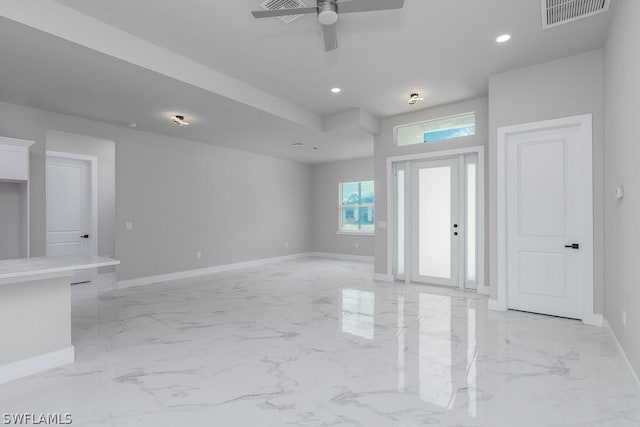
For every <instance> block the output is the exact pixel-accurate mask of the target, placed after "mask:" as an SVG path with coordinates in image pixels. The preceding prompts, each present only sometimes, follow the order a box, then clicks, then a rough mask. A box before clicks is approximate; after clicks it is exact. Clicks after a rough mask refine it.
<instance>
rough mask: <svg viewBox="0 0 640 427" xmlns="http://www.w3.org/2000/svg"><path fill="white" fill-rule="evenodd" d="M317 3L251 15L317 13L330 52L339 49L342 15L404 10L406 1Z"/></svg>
mask: <svg viewBox="0 0 640 427" xmlns="http://www.w3.org/2000/svg"><path fill="white" fill-rule="evenodd" d="M317 2H318V3H317V6H313V7H300V8H291V9H290V8H283V9H277V10H256V11H253V12H251V13H252V14H253V16H254V17H255V18H274V17H278V16H289V15H303V14H307V13H315V14H317V15H318V22H319V23H320V24H321V25H322V34H323V36H324V50H325V51H327V52H329V51H331V50H334V49H337V48H338V33H337V31H336V25H337V22H338V17H339V15H340V14H342V13H353V12H370V11H375V10H391V9H402V7H403V6H404V0H317Z"/></svg>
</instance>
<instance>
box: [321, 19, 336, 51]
mask: <svg viewBox="0 0 640 427" xmlns="http://www.w3.org/2000/svg"><path fill="white" fill-rule="evenodd" d="M337 27H338V26H337V24H333V25H322V35H323V36H324V51H325V52H330V51H332V50H336V49H337V48H338V31H337Z"/></svg>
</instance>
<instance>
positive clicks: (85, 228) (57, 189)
mask: <svg viewBox="0 0 640 427" xmlns="http://www.w3.org/2000/svg"><path fill="white" fill-rule="evenodd" d="M46 181H47V256H59V255H92V246H93V245H92V244H91V242H92V240H93V239H95V236H92V235H91V229H92V220H91V218H92V212H91V188H92V186H91V162H89V161H87V160H77V159H68V158H62V157H53V156H48V157H47V178H46ZM91 274H92V272H91V271H80V272H76V273H75V274H74V277H73V282H74V283H79V282H87V281H90V280H91Z"/></svg>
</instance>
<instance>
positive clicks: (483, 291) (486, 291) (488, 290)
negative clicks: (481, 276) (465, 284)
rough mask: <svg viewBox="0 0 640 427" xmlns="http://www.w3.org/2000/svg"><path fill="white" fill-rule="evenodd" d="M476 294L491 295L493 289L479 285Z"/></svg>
mask: <svg viewBox="0 0 640 427" xmlns="http://www.w3.org/2000/svg"><path fill="white" fill-rule="evenodd" d="M476 292H477V293H479V294H480V295H491V288H490V287H489V286H484V285H478V289H476Z"/></svg>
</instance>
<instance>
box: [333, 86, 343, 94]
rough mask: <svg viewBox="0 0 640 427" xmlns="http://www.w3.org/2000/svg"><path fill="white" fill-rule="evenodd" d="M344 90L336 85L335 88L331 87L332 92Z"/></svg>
mask: <svg viewBox="0 0 640 427" xmlns="http://www.w3.org/2000/svg"><path fill="white" fill-rule="evenodd" d="M340 92H342V89H340V88H339V87H334V88H333V89H331V93H340Z"/></svg>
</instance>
